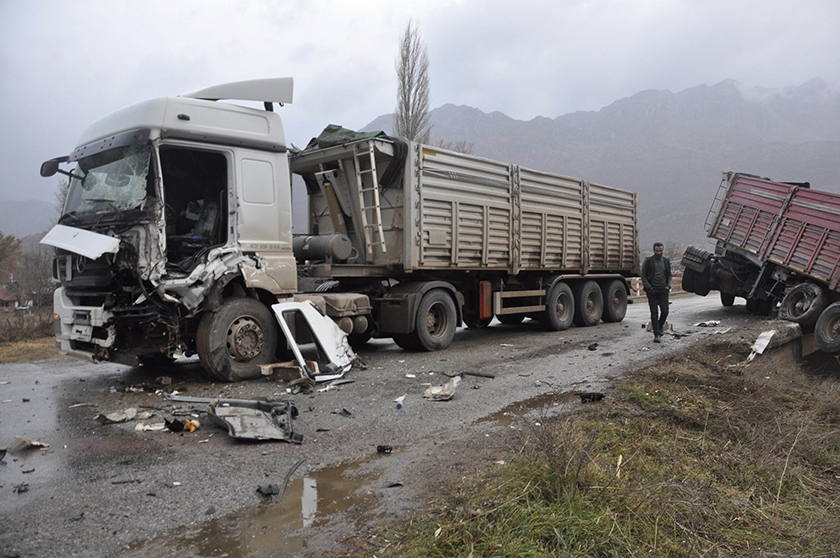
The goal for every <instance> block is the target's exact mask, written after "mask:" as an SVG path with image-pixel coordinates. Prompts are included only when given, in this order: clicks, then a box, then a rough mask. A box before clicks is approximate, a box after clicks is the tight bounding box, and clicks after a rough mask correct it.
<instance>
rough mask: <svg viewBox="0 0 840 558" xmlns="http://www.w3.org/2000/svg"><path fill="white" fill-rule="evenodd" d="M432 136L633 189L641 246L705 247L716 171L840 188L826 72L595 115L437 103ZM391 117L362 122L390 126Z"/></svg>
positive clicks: (639, 99)
mask: <svg viewBox="0 0 840 558" xmlns="http://www.w3.org/2000/svg"><path fill="white" fill-rule="evenodd" d="M430 117H431V118H430V119H431V123H432V139H433V141H438V140H443V141H460V140H466V141H467V142H470V143H472V145H473V147H472V153H473V154H474V155H478V156H481V157H487V158H490V159H496V160H500V161H507V162H511V163H516V164H519V165H522V166H525V167H529V168H533V169H537V170H542V171H549V172H556V173H560V174H564V175H567V176H574V177H578V178H584V179H586V180H589V181H591V182H598V183H601V184H606V185H610V186H615V187H618V188H623V189H626V190H631V191H634V192H638V193H639V200H640V231H641V242H642V251H643V252H645V251H650V248H649V246H650V245H651V244H652V243H653V242H654V241H656V240H661V241H663V242H668V241H670V242H672V243H676V244H678V245H681V246H686V245H688V244H700V245H706V243H707V239H706V234H705V231H704V227H703V224H704V222H705V218H706V215H707V213H708V210H709V207H710V206H711V203H712V200H713V199H714V196H715V193H716V192H717V188H718V185H719V184H720V181H721V173H722V171H729V170H732V171H737V172H746V173H751V174H756V175H759V176H763V177H768V178H771V179H773V180H777V181H794V182H803V181H807V182H810V183H811V186H812V187H813V188H816V189H820V190H827V191H831V192H836V193H840V184H838V177H840V94H839V93H838V91H837V90H836V89H835V88H834V87H833V86H832V85H830V84H828V83H826V82H825V81H823V80H822V79H819V78H814V79H812V80H810V81H808V82H807V83H805V84H803V85H801V86H792V87H785V88H782V89H763V88H750V89H746V88H743V87H741V86H740V85H739V84H738V83H737V82H736V81H734V80H725V81H722V82H720V83H718V84H715V85H712V86H707V85H700V86H697V87H693V88H691V89H686V90H684V91H680V92H678V93H672V92H671V91H667V90H666V91H659V90H649V91H642V92H639V93H637V94H635V95H633V96H631V97H627V98H624V99H620V100H618V101H615V102H614V103H612V104H610V105H609V106H606V107H604V108H603V109H601V110H599V111H590V112H574V113H569V114H564V115H561V116H558V117H556V118H554V119H551V118H545V117H537V118H534V119H532V120H529V121H522V120H515V119H513V118H510V117H508V116H506V115H504V114H502V113H500V112H493V113H489V114H488V113H485V112H482V111H481V110H478V109H476V108H473V107H468V106H455V105H443V106H441V107H439V108H436V109H434V110H432V111H431V113H430ZM392 121H393V115H392V114H387V115H383V116H380V117H378V118H376V119H375V120H374V121H373V122H371V123H370V124H368V125H367V126H365V128H364V129H363V130H365V131H369V130H384V131H386V132H389V133H390V132H391V131H392V126H391V124H392Z"/></svg>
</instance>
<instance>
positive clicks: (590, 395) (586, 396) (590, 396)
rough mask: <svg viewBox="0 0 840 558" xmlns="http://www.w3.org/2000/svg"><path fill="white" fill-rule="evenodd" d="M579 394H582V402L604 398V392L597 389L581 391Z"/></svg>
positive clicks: (592, 401)
mask: <svg viewBox="0 0 840 558" xmlns="http://www.w3.org/2000/svg"><path fill="white" fill-rule="evenodd" d="M578 395H579V396H580V402H581V403H594V402H595V401H600V400H601V399H603V398H604V394H603V393H599V392H597V391H590V392H584V393H579V394H578Z"/></svg>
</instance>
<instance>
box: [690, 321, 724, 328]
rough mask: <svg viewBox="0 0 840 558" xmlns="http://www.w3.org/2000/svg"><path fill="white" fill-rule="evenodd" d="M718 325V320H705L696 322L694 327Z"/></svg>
mask: <svg viewBox="0 0 840 558" xmlns="http://www.w3.org/2000/svg"><path fill="white" fill-rule="evenodd" d="M719 325H720V320H708V321H705V322H697V323H696V324H694V327H717V326H719Z"/></svg>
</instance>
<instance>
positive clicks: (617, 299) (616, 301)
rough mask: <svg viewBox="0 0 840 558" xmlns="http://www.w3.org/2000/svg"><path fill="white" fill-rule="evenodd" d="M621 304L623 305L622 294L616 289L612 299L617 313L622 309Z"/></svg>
mask: <svg viewBox="0 0 840 558" xmlns="http://www.w3.org/2000/svg"><path fill="white" fill-rule="evenodd" d="M621 305H622V297H621V294H620V293H619V292H618V291H616V292H615V294H614V295H613V299H612V307H613V311H614V312H615V313H616V314H617V313H618V312H620V311H621Z"/></svg>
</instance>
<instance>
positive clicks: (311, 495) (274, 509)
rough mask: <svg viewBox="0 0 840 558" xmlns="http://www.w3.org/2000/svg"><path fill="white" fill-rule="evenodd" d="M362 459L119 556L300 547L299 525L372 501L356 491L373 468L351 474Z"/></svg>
mask: <svg viewBox="0 0 840 558" xmlns="http://www.w3.org/2000/svg"><path fill="white" fill-rule="evenodd" d="M362 463H364V462H352V463H349V464H344V465H339V466H336V467H328V468H325V469H321V470H320V471H316V472H313V473H308V474H306V475H304V476H303V477H298V478H296V479H293V480H291V481H290V482H289V484H288V486H287V487H286V493H285V495H284V496H283V500H282V501H281V502H280V503H277V504H274V505H266V504H270V503H271V501H272V500H271V499H269V498H266V499H264V500H262V502H261V503H260V504H259V505H254V506H251V507H248V508H245V509H243V510H240V511H237V512H234V513H231V514H229V515H226V516H220V517H217V518H215V519H212V520H210V521H207V522H205V523H202V524H201V525H198V526H190V525H187V526H182V527H178V528H177V529H173V530H172V531H169V532H168V533H166V534H164V535H161V536H159V537H158V538H156V539H152V540H149V541H144V542H140V543H136V544H133V545H131V547H130V548H129V549H128V550H127V551H126V552H124V553H122V554H120V556H137V557H141V556H179V557H183V556H214V557H216V556H219V557H221V556H224V557H227V558H240V557H246V556H247V557H261V556H289V555H293V554H295V553H298V552H301V551H304V550H306V549H307V548H308V546H309V545H308V544H307V539H308V538H310V537H311V536H312V535H311V533H309V534H305V533H303V532H301V530H302V529H304V528H307V527H317V526H320V525H323V524H325V523H327V522H328V521H329V520H330V518H331V517H332V516H333V515H335V514H337V513H347V514H348V515H347V516H346V519H348V520H350V521H354V522H355V521H357V520H359V519H361V518H362V517H363V516H365V515H366V514H368V513H369V512H370V511H371V510H372V509H373V508H374V507H375V505H376V504H377V502H376V499H375V496H374V494H372V493H367V492H360V491H359V490H360V489H361V487H363V486H365V485H366V484H368V483H369V482H370V481H371V480H373V479H375V478H376V477H377V476H378V473H376V472H366V473H354V471H355V470H356V469H358V468H359V467H360V466H361V465H362ZM281 481H282V479H281ZM254 489H256V486H255V487H254ZM254 494H255V496H254V498H255V500H256V498H257V495H256V492H255V493H254ZM207 507H209V504H208V505H207V506H205V507H203V508H201V509H200V510H198V509H197V510H196V512H197V513H202V514H203V513H204V510H205V509H206V508H207ZM322 542H325V541H322Z"/></svg>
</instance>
